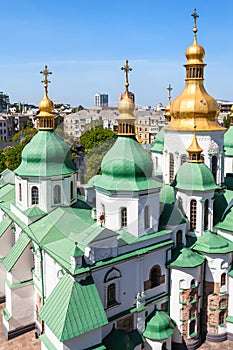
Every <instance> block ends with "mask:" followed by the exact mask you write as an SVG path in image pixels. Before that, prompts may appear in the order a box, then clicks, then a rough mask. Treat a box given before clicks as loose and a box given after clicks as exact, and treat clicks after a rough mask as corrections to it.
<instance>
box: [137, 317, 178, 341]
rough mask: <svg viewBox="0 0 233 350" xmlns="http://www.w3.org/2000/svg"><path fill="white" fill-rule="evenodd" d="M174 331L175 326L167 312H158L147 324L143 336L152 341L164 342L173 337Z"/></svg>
mask: <svg viewBox="0 0 233 350" xmlns="http://www.w3.org/2000/svg"><path fill="white" fill-rule="evenodd" d="M174 330H175V324H174V322H173V321H172V320H171V318H170V317H169V316H168V314H167V313H166V312H165V311H156V312H155V314H154V316H152V317H151V318H150V320H149V322H147V325H146V330H145V331H144V333H143V336H144V337H145V338H148V339H151V340H162V339H167V338H169V337H171V336H172V334H173V333H174Z"/></svg>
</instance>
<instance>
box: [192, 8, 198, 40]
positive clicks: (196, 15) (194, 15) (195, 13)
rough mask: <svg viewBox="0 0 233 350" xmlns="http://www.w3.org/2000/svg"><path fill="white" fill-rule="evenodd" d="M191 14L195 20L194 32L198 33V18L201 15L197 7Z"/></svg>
mask: <svg viewBox="0 0 233 350" xmlns="http://www.w3.org/2000/svg"><path fill="white" fill-rule="evenodd" d="M191 16H192V17H193V20H194V27H193V33H195V34H196V32H197V18H198V17H199V16H198V14H197V10H196V9H194V10H193V13H192V14H191Z"/></svg>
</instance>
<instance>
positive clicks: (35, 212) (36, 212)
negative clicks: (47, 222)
mask: <svg viewBox="0 0 233 350" xmlns="http://www.w3.org/2000/svg"><path fill="white" fill-rule="evenodd" d="M24 214H25V215H26V216H27V217H31V216H41V215H45V214H46V213H45V212H44V211H43V210H42V209H40V208H39V207H37V206H33V207H31V208H28V209H26V210H25V211H24Z"/></svg>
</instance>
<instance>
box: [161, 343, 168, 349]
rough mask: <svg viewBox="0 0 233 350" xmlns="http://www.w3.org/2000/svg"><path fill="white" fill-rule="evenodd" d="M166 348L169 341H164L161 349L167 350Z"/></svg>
mask: <svg viewBox="0 0 233 350" xmlns="http://www.w3.org/2000/svg"><path fill="white" fill-rule="evenodd" d="M166 349H167V343H166V342H164V343H163V345H162V348H161V350H166Z"/></svg>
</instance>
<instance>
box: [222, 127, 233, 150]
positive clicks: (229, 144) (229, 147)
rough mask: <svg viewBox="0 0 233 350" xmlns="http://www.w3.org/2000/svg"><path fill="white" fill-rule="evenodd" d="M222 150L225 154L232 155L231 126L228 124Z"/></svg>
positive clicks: (232, 135)
mask: <svg viewBox="0 0 233 350" xmlns="http://www.w3.org/2000/svg"><path fill="white" fill-rule="evenodd" d="M224 150H225V156H230V157H233V126H230V127H229V129H228V130H227V131H226V132H225V134H224Z"/></svg>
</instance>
